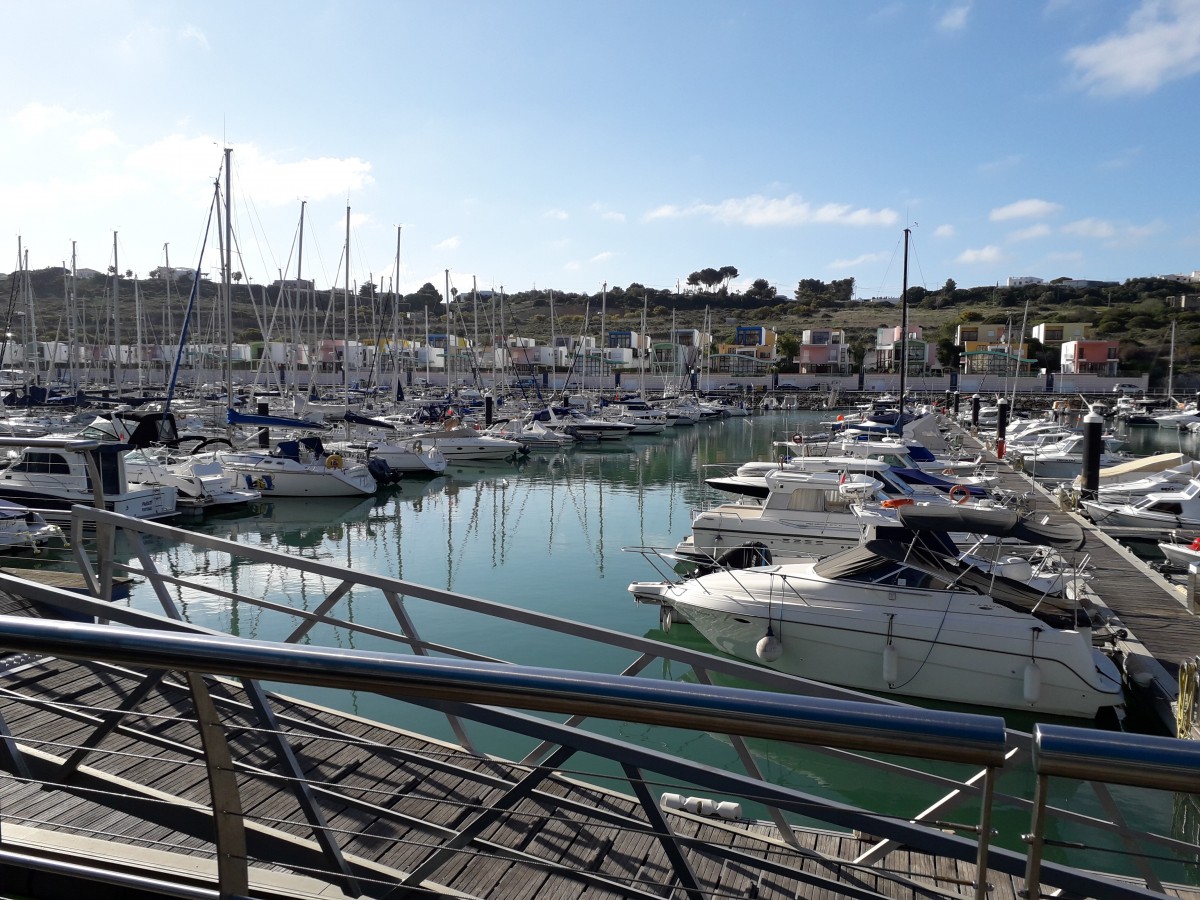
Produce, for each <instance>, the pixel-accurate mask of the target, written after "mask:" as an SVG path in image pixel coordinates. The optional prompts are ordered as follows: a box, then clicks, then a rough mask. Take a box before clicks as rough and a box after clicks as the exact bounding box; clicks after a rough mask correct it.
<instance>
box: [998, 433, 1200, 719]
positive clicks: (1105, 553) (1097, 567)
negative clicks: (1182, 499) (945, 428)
mask: <svg viewBox="0 0 1200 900" xmlns="http://www.w3.org/2000/svg"><path fill="white" fill-rule="evenodd" d="M974 443H975V445H976V446H978V447H979V448H980V449H981V450H982V451H984V452H985V453H986V454H987V455H988V456H989V458H990V460H991V461H993V462H995V463H996V473H997V475H998V477H999V479H1000V483H999V487H1000V488H1001V489H1002V490H1007V491H1012V492H1014V493H1017V494H1028V495H1029V496H1030V499H1031V500H1032V501H1033V505H1034V514H1035V515H1036V516H1037V517H1038V518H1039V519H1040V520H1042V521H1046V522H1049V523H1053V522H1055V521H1062V522H1064V523H1066V522H1068V521H1069V522H1074V523H1077V524H1078V525H1080V526H1081V527H1083V529H1084V531H1085V532H1086V534H1087V546H1086V547H1085V548H1084V552H1085V553H1087V554H1088V562H1089V564H1090V566H1091V569H1090V573H1091V577H1090V578H1089V579H1088V580H1087V581H1086V582H1084V583H1083V591H1082V594H1081V601H1082V602H1084V604H1085V605H1086V606H1088V607H1089V608H1090V609H1091V610H1092V611H1093V612H1094V613H1095V614H1096V615H1098V616H1099V617H1100V618H1102V619H1104V620H1105V621H1108V622H1110V623H1111V624H1113V625H1115V626H1117V627H1120V628H1123V629H1124V630H1125V632H1126V635H1127V636H1126V637H1125V638H1123V639H1121V640H1118V641H1117V643H1116V649H1117V651H1118V661H1119V663H1120V666H1121V668H1122V671H1123V672H1124V673H1125V675H1126V679H1127V689H1128V690H1129V691H1130V692H1132V693H1133V694H1135V695H1137V696H1138V699H1139V702H1142V703H1144V704H1145V705H1146V706H1147V707H1148V708H1149V709H1152V710H1153V712H1154V715H1155V717H1156V718H1157V720H1158V721H1159V722H1160V723H1161V726H1162V728H1163V730H1164V732H1165V733H1168V734H1171V735H1175V734H1176V732H1177V728H1178V722H1177V716H1176V711H1177V706H1176V704H1177V701H1178V697H1179V671H1180V666H1181V665H1183V664H1184V663H1185V662H1187V661H1188V660H1192V659H1194V658H1195V657H1196V656H1197V654H1200V617H1197V615H1196V613H1195V611H1194V610H1192V609H1191V608H1190V606H1189V602H1188V599H1187V596H1186V592H1185V591H1184V590H1183V589H1182V588H1181V587H1179V586H1178V585H1174V584H1171V582H1169V581H1168V580H1167V579H1165V578H1164V577H1163V576H1162V575H1161V574H1159V573H1158V572H1156V571H1155V570H1154V569H1152V568H1150V566H1148V565H1147V564H1146V563H1145V562H1144V561H1143V560H1141V559H1139V558H1138V556H1137V555H1136V554H1134V553H1133V551H1131V550H1130V549H1128V548H1127V547H1125V546H1124V545H1122V544H1121V543H1119V542H1118V541H1117V540H1116V539H1115V538H1114V537H1112V536H1110V535H1108V534H1106V533H1105V532H1103V531H1101V530H1100V529H1099V528H1098V527H1097V526H1096V525H1095V524H1093V523H1092V522H1091V521H1090V520H1089V519H1087V518H1085V517H1084V516H1082V515H1080V514H1079V513H1077V512H1075V511H1074V510H1071V509H1064V508H1062V506H1061V505H1060V503H1059V501H1058V499H1057V498H1056V496H1055V495H1054V494H1052V493H1051V492H1050V491H1048V490H1046V489H1045V488H1044V487H1042V486H1041V485H1040V484H1038V483H1037V482H1036V481H1034V479H1032V478H1031V477H1029V476H1028V475H1025V474H1023V473H1020V472H1017V471H1015V470H1014V469H1013V468H1012V467H1011V466H1010V465H1008V464H1007V463H1005V462H1003V461H1001V460H997V459H996V457H995V455H994V454H992V453H990V451H988V450H987V448H986V447H984V446H983V445H982V444H980V443H979V442H978V441H975V442H974ZM1179 736H1183V737H1189V736H1196V735H1192V734H1189V733H1184V734H1182V735H1179Z"/></svg>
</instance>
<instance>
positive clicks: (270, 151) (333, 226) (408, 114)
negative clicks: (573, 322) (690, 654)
mask: <svg viewBox="0 0 1200 900" xmlns="http://www.w3.org/2000/svg"><path fill="white" fill-rule="evenodd" d="M4 16H5V32H6V37H7V40H6V41H5V42H4V48H3V50H2V51H0V135H2V137H3V147H4V150H3V154H2V155H0V159H3V160H4V163H5V164H4V165H3V166H2V167H0V226H2V227H0V233H2V234H4V235H6V236H7V238H8V241H9V250H8V261H9V262H8V264H4V263H0V271H11V270H15V269H17V268H19V261H20V250H25V251H27V254H28V261H29V266H30V267H31V268H34V269H39V268H44V267H47V266H60V265H64V264H65V265H67V266H68V267H69V266H70V265H71V253H72V246H73V245H74V247H75V250H76V257H75V259H76V263H77V265H78V266H79V267H80V268H92V269H96V270H100V271H104V270H106V269H107V268H108V266H110V265H113V264H114V260H113V256H114V235H115V246H116V261H117V264H118V265H119V268H120V269H121V270H122V271H125V270H132V271H134V272H135V273H137V274H139V275H145V274H147V273H149V272H150V271H152V270H153V269H154V268H155V267H157V266H160V265H163V264H164V262H166V261H168V260H169V262H170V264H171V265H172V266H176V267H195V266H197V264H199V265H200V267H201V268H202V269H203V270H204V271H206V272H210V273H219V268H218V266H219V257H218V255H217V250H216V246H217V244H216V241H217V236H218V233H219V232H220V231H221V228H219V227H218V226H217V224H216V223H215V221H214V222H213V224H212V225H211V228H210V229H209V230H210V236H209V242H208V245H207V248H206V251H205V254H204V256H203V258H201V246H202V245H203V243H204V236H205V232H206V227H207V226H208V225H209V222H210V208H211V207H212V205H213V197H214V183H215V182H216V181H217V180H218V179H219V178H222V177H223V176H222V174H221V167H222V161H223V156H224V148H226V147H228V148H232V153H231V154H230V159H231V160H232V165H231V170H230V171H231V178H232V190H231V191H230V202H231V205H232V210H233V214H232V217H231V224H232V231H233V235H234V237H233V241H234V246H235V250H236V253H237V257H236V259H235V262H234V266H233V268H234V270H235V271H240V272H242V273H244V276H245V278H247V279H249V280H250V281H251V282H254V283H268V282H271V281H274V280H275V279H277V278H279V277H281V275H282V276H283V277H286V278H294V277H296V273H297V257H298V256H299V254H298V252H297V250H298V241H297V237H298V235H299V234H300V233H301V232H300V227H299V224H300V215H301V206H302V203H303V205H304V228H303V254H302V259H301V260H300V265H301V267H300V275H301V277H304V278H308V279H312V280H314V281H315V282H316V283H317V285H318V286H319V287H327V286H337V287H341V286H342V285H343V284H344V283H345V281H346V268H345V267H344V252H343V251H344V247H345V244H346V230H347V210H349V223H350V224H349V229H350V240H349V245H350V253H349V257H350V263H349V278H350V282H351V284H352V286H354V287H357V286H359V285H362V284H365V283H366V282H367V281H373V282H374V283H375V284H377V285H379V286H380V287H381V288H383V289H388V288H389V287H391V286H392V285H393V284H396V285H398V286H399V288H400V290H401V291H404V292H410V291H414V290H416V289H417V288H419V287H420V286H421V285H423V284H425V283H426V282H430V283H432V284H434V286H435V287H437V288H438V289H439V290H443V289H444V288H445V285H446V282H447V280H448V281H449V284H450V286H451V287H453V288H456V289H457V290H458V291H459V292H468V291H470V290H471V289H472V287H473V286H475V287H478V288H480V289H493V290H499V289H501V288H503V289H504V290H505V291H507V292H509V293H512V292H516V291H521V290H528V289H531V288H540V289H546V288H551V289H555V290H562V291H573V292H580V293H588V294H591V295H599V294H600V293H601V291H602V290H603V286H604V285H605V284H607V285H609V286H610V287H611V286H620V287H628V286H629V285H630V284H631V283H635V282H636V283H639V284H644V285H646V286H648V287H653V288H659V289H675V287H676V286H677V285H686V280H687V277H688V275H689V274H690V273H692V272H695V271H697V270H700V269H703V268H706V267H711V268H718V269H719V268H721V267H722V266H733V267H735V268H736V269H737V270H738V272H739V276H738V278H737V279H736V280H735V281H734V282H733V285H732V286H733V288H734V289H744V288H746V287H748V286H749V285H750V284H751V283H752V282H753V281H754V280H756V279H760V278H761V279H765V280H766V281H767V282H769V283H770V284H771V285H773V286H774V287H775V288H776V289H777V290H778V291H779V292H781V293H786V294H791V293H792V292H793V291H794V290H795V288H796V285H797V283H798V282H799V281H800V280H801V279H805V278H816V279H820V280H822V281H833V280H836V279H844V278H853V279H855V290H856V294H857V295H858V296H859V297H860V298H870V297H886V296H897V295H898V294H899V293H900V290H901V285H902V283H903V278H904V266H903V256H904V233H905V229H911V239H910V242H909V264H908V284H909V285H923V286H925V287H927V288H929V289H931V290H933V289H937V288H940V287H942V285H944V284H945V282H946V280H947V279H953V280H954V281H955V282H956V283H957V284H958V285H959V286H960V287H973V286H979V285H995V284H1000V285H1003V284H1004V283H1005V282H1006V281H1007V279H1008V278H1009V277H1013V276H1035V277H1039V278H1042V279H1045V280H1050V279H1052V278H1057V277H1070V278H1088V279H1099V280H1106V281H1117V282H1121V281H1125V280H1126V279H1128V278H1134V277H1141V276H1149V275H1165V274H1177V273H1191V272H1193V271H1195V270H1200V203H1197V202H1196V201H1197V187H1198V186H1200V180H1198V172H1197V158H1198V152H1200V151H1198V149H1197V148H1200V139H1198V134H1197V132H1198V131H1200V115H1197V111H1198V110H1200V0H1127V2H1117V0H878V2H867V0H845V2H837V3H831V2H828V0H742V2H710V0H603V2H591V3H588V2H576V0H547V2H542V0H507V2H505V0H488V2H474V0H439V2H434V0H427V2H420V3H417V2H408V0H336V2H333V0H329V2H325V0H287V2H272V0H257V2H256V0H250V2H227V0H205V2H189V0H176V2H149V0H146V2H138V0H106V2H104V3H95V2H92V0H87V2H83V0H78V2H64V0H38V2H25V3H16V2H10V3H7V4H5V8H4ZM73 242H74V244H73ZM397 248H398V249H399V253H398V254H397ZM397 256H398V258H399V265H398V266H397ZM447 272H448V273H449V275H448V276H447V274H446V273H447Z"/></svg>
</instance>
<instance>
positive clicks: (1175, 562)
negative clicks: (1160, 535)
mask: <svg viewBox="0 0 1200 900" xmlns="http://www.w3.org/2000/svg"><path fill="white" fill-rule="evenodd" d="M1158 549H1159V550H1160V551H1162V555H1163V557H1164V558H1165V559H1166V561H1167V563H1168V564H1169V565H1170V566H1173V567H1174V568H1176V569H1187V568H1188V567H1189V566H1192V565H1200V538H1196V539H1195V540H1194V541H1189V542H1186V543H1184V542H1181V541H1179V540H1172V541H1160V542H1159V544H1158Z"/></svg>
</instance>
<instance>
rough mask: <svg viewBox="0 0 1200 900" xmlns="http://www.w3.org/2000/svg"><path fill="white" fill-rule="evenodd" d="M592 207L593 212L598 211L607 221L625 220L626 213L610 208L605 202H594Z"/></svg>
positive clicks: (597, 213) (621, 221)
mask: <svg viewBox="0 0 1200 900" xmlns="http://www.w3.org/2000/svg"><path fill="white" fill-rule="evenodd" d="M591 209H592V212H594V213H596V215H598V216H599V217H600V218H601V219H603V220H604V221H605V222H620V223H622V224H623V223H624V222H625V213H622V212H617V211H616V210H613V209H609V208H608V207H607V206H605V205H604V204H603V203H593V204H592V206H591Z"/></svg>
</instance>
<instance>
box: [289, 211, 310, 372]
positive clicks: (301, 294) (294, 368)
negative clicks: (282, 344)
mask: <svg viewBox="0 0 1200 900" xmlns="http://www.w3.org/2000/svg"><path fill="white" fill-rule="evenodd" d="M307 205H308V201H307V200H301V201H300V234H299V236H298V237H297V240H296V312H295V314H294V315H295V317H296V318H297V319H298V320H299V321H298V322H297V323H296V327H295V328H293V329H292V341H293V344H292V352H291V353H290V354H289V356H290V357H291V359H290V362H291V371H290V372H288V378H289V379H290V381H291V385H292V388H293V390H294V389H295V387H296V384H297V380H298V379H299V377H300V340H301V335H302V333H303V332H302V330H301V326H302V325H304V324H306V323H307V318H306V316H305V313H306V312H307V309H308V307H307V303H306V302H305V301H306V298H307V296H308V292H307V291H305V290H304V281H303V280H302V279H303V278H304V275H303V274H302V273H303V272H304V207H305V206H307ZM310 360H311V357H310ZM308 378H309V381H312V364H311V362H310V364H309V366H308ZM311 391H312V386H311V385H310V386H309V392H310V393H311Z"/></svg>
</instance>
